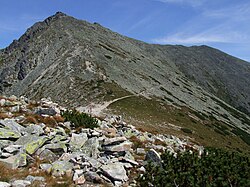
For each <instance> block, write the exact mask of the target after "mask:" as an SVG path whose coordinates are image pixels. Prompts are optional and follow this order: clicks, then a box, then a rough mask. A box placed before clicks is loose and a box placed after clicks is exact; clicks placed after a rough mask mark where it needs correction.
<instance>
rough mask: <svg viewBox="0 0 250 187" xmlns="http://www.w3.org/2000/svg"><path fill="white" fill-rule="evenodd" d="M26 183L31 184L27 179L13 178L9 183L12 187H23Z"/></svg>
mask: <svg viewBox="0 0 250 187" xmlns="http://www.w3.org/2000/svg"><path fill="white" fill-rule="evenodd" d="M28 185H31V182H30V181H27V180H15V181H14V182H12V183H11V186H12V187H25V186H28Z"/></svg>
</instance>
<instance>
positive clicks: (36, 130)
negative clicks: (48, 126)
mask: <svg viewBox="0 0 250 187" xmlns="http://www.w3.org/2000/svg"><path fill="white" fill-rule="evenodd" d="M25 132H26V133H27V134H36V135H38V136H39V135H42V134H44V131H43V128H42V127H41V126H40V125H34V124H30V125H29V126H28V127H26V128H25Z"/></svg>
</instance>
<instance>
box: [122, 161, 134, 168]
mask: <svg viewBox="0 0 250 187" xmlns="http://www.w3.org/2000/svg"><path fill="white" fill-rule="evenodd" d="M122 164H123V166H124V168H125V169H130V168H133V166H132V165H131V164H130V163H128V162H122Z"/></svg>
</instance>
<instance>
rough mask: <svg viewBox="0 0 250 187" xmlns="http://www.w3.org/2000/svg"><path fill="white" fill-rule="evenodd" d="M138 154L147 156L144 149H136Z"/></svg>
mask: <svg viewBox="0 0 250 187" xmlns="http://www.w3.org/2000/svg"><path fill="white" fill-rule="evenodd" d="M136 154H138V155H145V154H146V151H145V149H143V148H137V149H136Z"/></svg>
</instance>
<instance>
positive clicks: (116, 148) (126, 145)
mask: <svg viewBox="0 0 250 187" xmlns="http://www.w3.org/2000/svg"><path fill="white" fill-rule="evenodd" d="M131 147H132V143H131V142H128V141H126V142H123V143H121V144H118V145H110V146H103V150H104V151H110V152H123V151H129V150H130V149H131Z"/></svg>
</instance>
